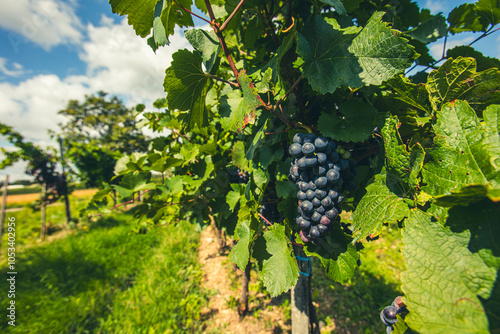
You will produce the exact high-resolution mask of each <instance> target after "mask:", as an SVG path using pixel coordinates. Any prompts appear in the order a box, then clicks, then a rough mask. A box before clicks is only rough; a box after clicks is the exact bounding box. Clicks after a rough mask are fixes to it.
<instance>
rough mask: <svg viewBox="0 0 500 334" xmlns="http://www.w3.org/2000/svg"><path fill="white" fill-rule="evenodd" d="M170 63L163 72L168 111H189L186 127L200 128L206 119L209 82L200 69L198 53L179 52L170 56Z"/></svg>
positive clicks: (200, 59)
mask: <svg viewBox="0 0 500 334" xmlns="http://www.w3.org/2000/svg"><path fill="white" fill-rule="evenodd" d="M172 59H173V60H172V63H171V65H170V67H169V68H167V70H166V72H165V81H164V83H163V86H164V88H165V91H166V92H167V101H168V106H169V108H170V109H172V110H173V109H178V110H183V111H187V110H189V111H190V112H189V117H188V120H187V125H188V126H189V127H191V128H192V127H195V126H199V127H202V126H203V125H204V123H205V120H206V118H207V115H206V108H205V97H206V94H207V90H208V86H209V81H208V77H207V76H206V74H205V73H204V72H203V70H202V69H201V62H202V58H201V56H200V54H199V53H198V52H190V51H187V50H179V51H177V52H176V53H174V54H173V55H172Z"/></svg>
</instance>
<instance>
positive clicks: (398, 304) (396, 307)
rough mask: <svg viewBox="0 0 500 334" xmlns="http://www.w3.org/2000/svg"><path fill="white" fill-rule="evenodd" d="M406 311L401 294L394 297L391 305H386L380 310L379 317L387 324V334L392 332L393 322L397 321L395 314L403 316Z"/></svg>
mask: <svg viewBox="0 0 500 334" xmlns="http://www.w3.org/2000/svg"><path fill="white" fill-rule="evenodd" d="M407 313H408V310H407V309H406V306H405V304H404V303H403V301H402V298H401V296H399V297H396V299H394V301H393V302H392V305H390V306H387V307H386V308H384V309H383V310H382V312H380V319H381V320H382V322H383V323H384V324H385V325H386V326H387V334H390V333H392V330H393V329H394V324H395V323H396V322H397V321H398V318H397V315H398V314H399V315H400V316H402V317H404V316H405V315H406V314H407Z"/></svg>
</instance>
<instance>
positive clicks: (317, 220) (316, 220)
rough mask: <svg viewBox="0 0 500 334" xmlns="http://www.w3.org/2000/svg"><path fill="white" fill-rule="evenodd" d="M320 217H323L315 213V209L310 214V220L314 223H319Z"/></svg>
mask: <svg viewBox="0 0 500 334" xmlns="http://www.w3.org/2000/svg"><path fill="white" fill-rule="evenodd" d="M321 217H323V216H322V215H321V214H319V213H317V212H316V211H315V212H314V213H313V214H312V215H311V220H312V221H313V222H315V223H319V221H320V220H321Z"/></svg>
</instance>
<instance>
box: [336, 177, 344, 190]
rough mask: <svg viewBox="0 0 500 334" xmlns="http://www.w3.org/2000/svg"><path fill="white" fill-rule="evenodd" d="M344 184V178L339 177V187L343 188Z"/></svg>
mask: <svg viewBox="0 0 500 334" xmlns="http://www.w3.org/2000/svg"><path fill="white" fill-rule="evenodd" d="M343 184H344V179H343V178H341V177H339V180H338V181H337V187H339V188H342V185H343Z"/></svg>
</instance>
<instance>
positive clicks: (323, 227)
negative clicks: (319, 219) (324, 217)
mask: <svg viewBox="0 0 500 334" xmlns="http://www.w3.org/2000/svg"><path fill="white" fill-rule="evenodd" d="M316 227H317V228H318V231H319V233H320V234H324V233H325V232H326V231H328V226H326V225H322V224H319V225H316Z"/></svg>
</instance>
